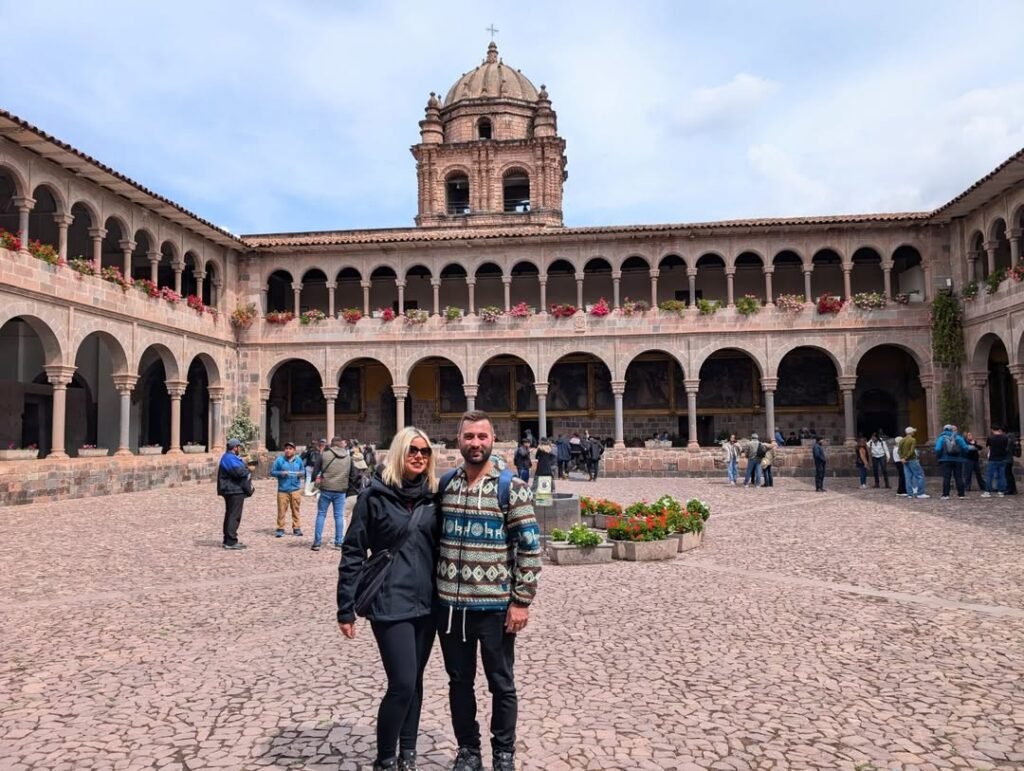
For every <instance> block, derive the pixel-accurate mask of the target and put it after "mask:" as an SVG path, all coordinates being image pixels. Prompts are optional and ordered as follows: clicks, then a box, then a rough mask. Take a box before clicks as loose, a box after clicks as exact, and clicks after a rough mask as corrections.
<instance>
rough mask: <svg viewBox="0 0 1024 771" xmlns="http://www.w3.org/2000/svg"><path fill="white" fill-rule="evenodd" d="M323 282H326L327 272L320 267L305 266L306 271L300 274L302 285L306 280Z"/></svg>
mask: <svg viewBox="0 0 1024 771" xmlns="http://www.w3.org/2000/svg"><path fill="white" fill-rule="evenodd" d="M317 281H320V282H323V283H325V284H326V283H327V274H326V273H324V272H323V271H322V270H320V268H307V269H306V272H305V273H303V274H302V279H301V282H302V285H303V286H305V285H306V283H307V282H317Z"/></svg>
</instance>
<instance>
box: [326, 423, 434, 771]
mask: <svg viewBox="0 0 1024 771" xmlns="http://www.w3.org/2000/svg"><path fill="white" fill-rule="evenodd" d="M436 493H437V477H436V476H435V475H434V457H433V454H432V451H431V447H430V440H429V439H428V438H427V435H426V434H424V433H423V432H422V431H420V430H419V429H417V428H413V427H411V426H410V427H408V428H403V429H402V430H401V431H399V432H398V434H397V435H396V436H395V438H394V439H392V440H391V449H390V451H389V452H388V460H387V465H386V466H385V467H384V469H383V471H382V473H381V475H380V477H375V478H373V479H372V480H371V482H370V486H369V487H368V488H367V490H366V492H365V493H364V494H363V495H360V496H359V500H358V502H357V503H356V508H355V511H354V512H353V514H352V526H351V527H350V528H349V531H348V533H347V534H346V535H345V541H344V545H343V547H342V551H341V564H340V565H339V566H338V628H339V630H340V631H341V633H342V634H343V635H344V636H345V637H346V638H348V639H350V640H351V639H353V638H354V637H355V636H356V626H355V621H356V612H355V604H356V594H357V588H358V585H359V578H360V572H361V570H362V568H363V566H364V564H365V562H366V560H367V554H368V553H372V554H377V553H378V552H380V551H382V550H384V549H395V551H394V552H392V555H393V556H392V561H391V564H390V567H388V568H387V571H388V572H387V575H386V577H385V578H384V583H383V584H382V585H381V588H380V590H379V592H378V593H377V596H376V598H375V599H374V600H373V604H372V605H371V607H370V609H369V611H367V612H366V613H365V615H366V618H368V619H369V621H370V628H371V629H372V630H373V636H374V639H375V640H376V641H377V651H378V652H379V653H380V659H381V662H382V663H383V665H384V672H385V673H386V674H387V678H388V687H387V691H386V692H385V693H384V698H383V699H381V702H380V707H379V708H378V710H377V759H376V761H375V762H374V764H373V768H374V769H375V771H383V769H396V771H411V770H412V769H415V768H416V738H417V734H418V733H419V727H420V711H421V708H422V705H423V670H424V668H425V667H426V666H427V659H429V658H430V649H431V648H432V647H433V645H434V637H435V635H436V631H435V625H434V618H433V604H434V591H435V577H434V576H435V570H434V555H435V553H436V552H437V547H438V542H439V536H440V527H439V524H440V523H439V521H438V517H437V511H436V509H435V500H436V498H435V496H436ZM396 544H397V547H396ZM396 748H397V749H396Z"/></svg>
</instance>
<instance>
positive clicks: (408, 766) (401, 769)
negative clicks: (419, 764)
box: [398, 750, 416, 771]
mask: <svg viewBox="0 0 1024 771" xmlns="http://www.w3.org/2000/svg"><path fill="white" fill-rule="evenodd" d="M398 771H416V753H415V752H410V751H408V750H402V751H401V752H400V753H399V754H398Z"/></svg>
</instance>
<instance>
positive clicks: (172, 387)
mask: <svg viewBox="0 0 1024 771" xmlns="http://www.w3.org/2000/svg"><path fill="white" fill-rule="evenodd" d="M164 386H166V388H167V395H168V396H170V397H171V399H180V398H181V397H182V396H184V395H185V389H186V388H188V383H187V382H186V381H184V380H165V381H164Z"/></svg>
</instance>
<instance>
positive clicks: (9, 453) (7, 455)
mask: <svg viewBox="0 0 1024 771" xmlns="http://www.w3.org/2000/svg"><path fill="white" fill-rule="evenodd" d="M38 457H39V450H14V449H11V450H0V460H35V459H36V458H38Z"/></svg>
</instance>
